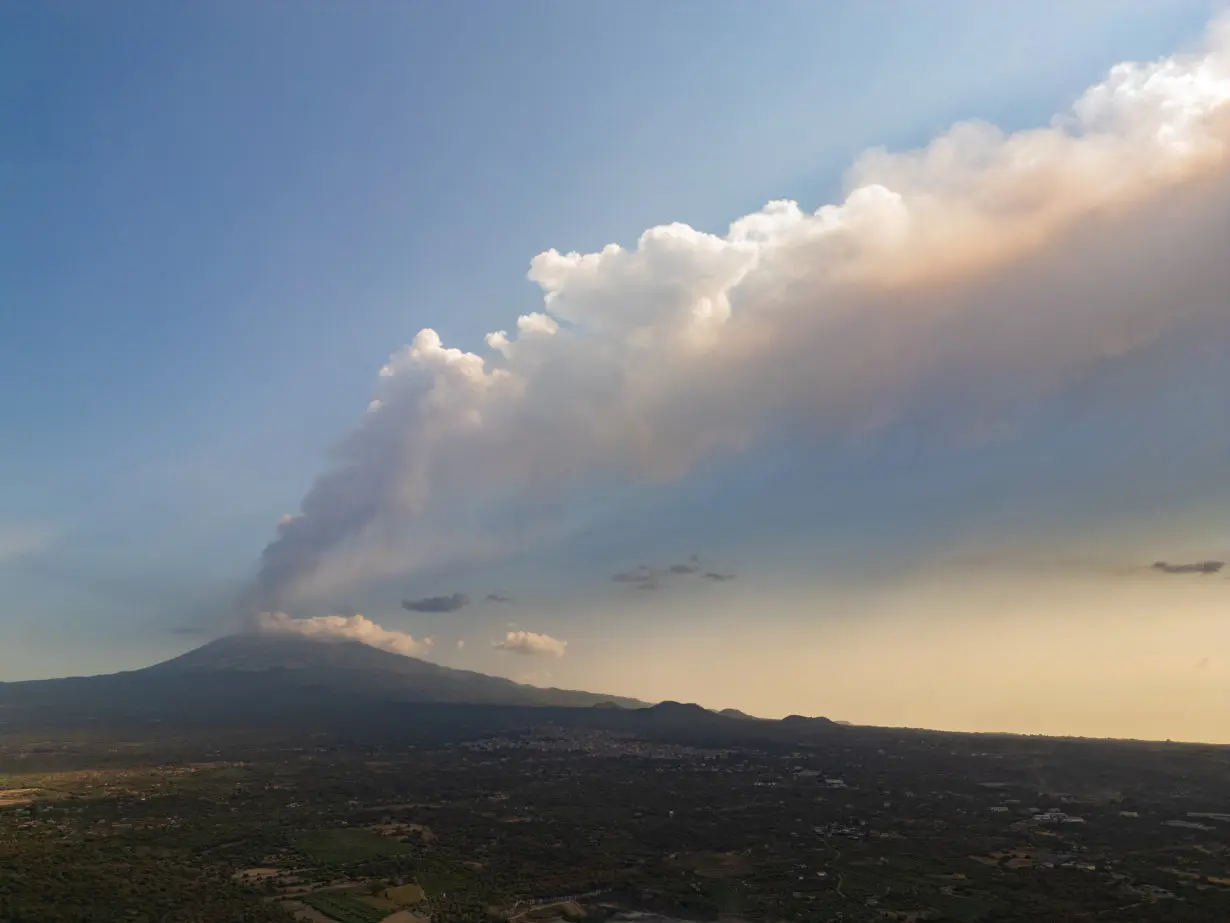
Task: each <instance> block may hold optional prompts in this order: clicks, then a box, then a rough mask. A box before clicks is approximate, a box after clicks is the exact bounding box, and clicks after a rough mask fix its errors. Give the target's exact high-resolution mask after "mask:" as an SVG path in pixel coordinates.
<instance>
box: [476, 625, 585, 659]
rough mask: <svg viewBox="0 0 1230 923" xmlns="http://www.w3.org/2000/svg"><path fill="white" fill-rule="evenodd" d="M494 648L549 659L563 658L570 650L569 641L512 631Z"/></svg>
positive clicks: (528, 632) (534, 633)
mask: <svg viewBox="0 0 1230 923" xmlns="http://www.w3.org/2000/svg"><path fill="white" fill-rule="evenodd" d="M493 646H494V647H495V648H496V649H497V650H501V651H509V652H511V653H513V654H542V655H545V656H548V657H563V656H564V654H565V653H566V652H567V650H568V642H567V641H561V640H559V639H558V638H552V637H551V636H550V635H540V634H538V633H536V632H533V631H510V632H508V633H507V634H505V635H504V640H503V641H496V642H495V644H494V645H493Z"/></svg>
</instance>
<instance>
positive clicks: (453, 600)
mask: <svg viewBox="0 0 1230 923" xmlns="http://www.w3.org/2000/svg"><path fill="white" fill-rule="evenodd" d="M468 605H470V597H468V596H466V595H465V593H453V594H452V595H450V596H424V597H423V598H422V599H403V600H402V601H401V607H402V608H403V609H406V610H408V611H410V612H456V611H458V610H459V609H464V608H465V607H466V606H468Z"/></svg>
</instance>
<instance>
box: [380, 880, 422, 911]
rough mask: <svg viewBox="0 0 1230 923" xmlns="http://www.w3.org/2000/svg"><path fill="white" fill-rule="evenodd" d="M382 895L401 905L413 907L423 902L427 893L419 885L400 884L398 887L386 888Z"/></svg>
mask: <svg viewBox="0 0 1230 923" xmlns="http://www.w3.org/2000/svg"><path fill="white" fill-rule="evenodd" d="M381 897H383V898H384V899H385V900H388V901H392V902H393V903H394V904H397V906H399V907H411V906H413V905H414V904H417V903H419V902H421V901H422V900H423V899H424V898H426V897H427V895H426V894H424V893H423V889H422V888H421V887H420V886H418V885H399V886H397V887H396V888H386V889H385V890H384V891H383V892H381Z"/></svg>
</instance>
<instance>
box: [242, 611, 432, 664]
mask: <svg viewBox="0 0 1230 923" xmlns="http://www.w3.org/2000/svg"><path fill="white" fill-rule="evenodd" d="M256 627H257V628H258V629H259V630H260V631H262V632H264V633H266V634H281V635H297V636H299V637H304V638H319V639H321V640H334V641H358V642H360V643H362V644H367V645H369V646H371V647H378V648H380V650H382V651H390V652H392V653H394V654H404V655H405V656H407V657H422V656H423V655H425V654H427V653H428V652H430V650H431V645H432V639H431V638H422V639H419V638H415V637H412V636H411V635H409V634H407V633H406V632H404V631H390V630H388V629H386V628H381V627H380V626H379V625H377V624H376V623H375V622H373V621H372V620H371V619H368V618H365V617H364V616H362V615H317V616H313V617H312V618H307V619H296V618H291V617H290V616H289V615H287V614H286V613H285V612H262V613H261V614H260V615H259V616H258V617H257V620H256Z"/></svg>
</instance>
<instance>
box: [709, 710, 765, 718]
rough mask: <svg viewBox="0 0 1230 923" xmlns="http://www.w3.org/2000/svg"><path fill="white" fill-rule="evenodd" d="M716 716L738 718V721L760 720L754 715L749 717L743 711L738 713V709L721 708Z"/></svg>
mask: <svg viewBox="0 0 1230 923" xmlns="http://www.w3.org/2000/svg"><path fill="white" fill-rule="evenodd" d="M718 714H719V715H723V716H724V717H727V718H738V719H739V720H740V721H760V720H762V719H760V718H757V717H756V716H755V715H749V714H748V713H747V712H745V711H739V709H737V708H723V709H722V710H721V711H719V712H718Z"/></svg>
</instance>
